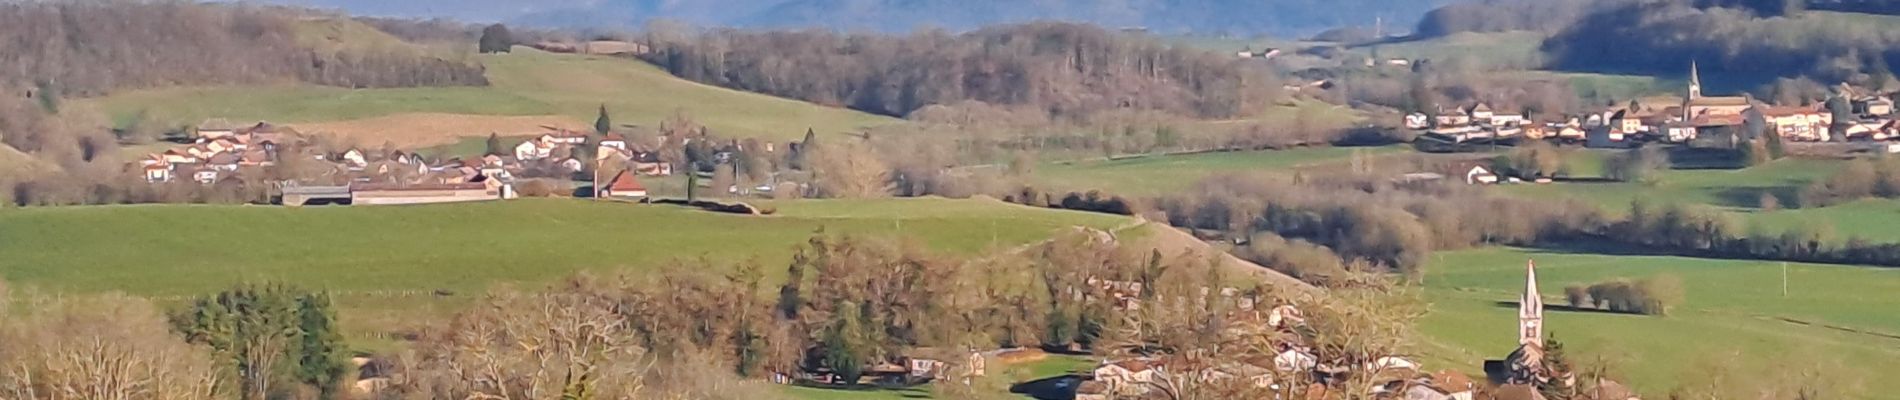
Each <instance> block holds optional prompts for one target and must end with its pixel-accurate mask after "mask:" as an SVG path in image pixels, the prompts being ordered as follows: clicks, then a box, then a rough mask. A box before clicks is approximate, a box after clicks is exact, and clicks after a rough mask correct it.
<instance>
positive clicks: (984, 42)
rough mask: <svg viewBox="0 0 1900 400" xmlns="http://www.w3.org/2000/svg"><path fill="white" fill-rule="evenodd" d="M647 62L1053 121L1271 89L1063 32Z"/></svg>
mask: <svg viewBox="0 0 1900 400" xmlns="http://www.w3.org/2000/svg"><path fill="white" fill-rule="evenodd" d="M646 59H647V60H649V61H650V62H653V63H654V64H658V65H660V66H662V67H664V68H666V69H667V71H670V72H672V73H673V74H674V75H678V76H680V77H684V78H686V79H691V80H694V81H699V82H704V83H710V84H715V85H720V86H726V87H730V88H735V89H741V90H747V91H754V92H761V93H768V94H773V95H778V96H784V97H791V98H796V99H802V100H807V101H812V102H816V103H822V104H833V105H842V106H847V107H851V108H854V109H858V110H863V111H867V112H872V113H878V114H884V115H892V116H904V115H908V114H910V113H911V112H912V111H916V110H918V109H920V108H923V107H924V106H928V105H932V104H951V103H957V102H961V101H964V100H977V101H982V102H985V103H992V104H1004V105H1026V106H1033V107H1036V108H1039V109H1041V110H1044V111H1046V112H1048V113H1050V114H1054V115H1086V114H1089V113H1092V112H1095V111H1101V110H1109V109H1117V108H1137V109H1154V110H1165V111H1170V112H1174V113H1178V114H1183V115H1194V116H1201V117H1230V116H1235V115H1238V114H1239V113H1241V111H1242V110H1243V109H1245V107H1243V105H1245V104H1246V103H1247V100H1249V98H1248V92H1249V91H1250V90H1252V89H1259V88H1262V87H1266V88H1273V89H1277V87H1275V86H1269V85H1262V83H1264V82H1263V80H1264V78H1258V77H1254V76H1251V74H1250V73H1249V70H1248V69H1246V68H1245V67H1244V65H1242V64H1241V63H1239V62H1238V61H1237V60H1233V59H1232V58H1231V57H1222V56H1219V55H1216V54H1212V53H1208V52H1203V51H1198V50H1192V49H1187V48H1182V47H1178V46H1167V45H1163V44H1160V43H1157V42H1154V41H1151V40H1142V39H1136V38H1133V37H1131V36H1127V35H1120V34H1117V33H1113V32H1109V31H1107V30H1103V29H1101V28H1097V27H1093V26H1087V25H1077V24H1066V23H1034V24H1022V25H1009V26H1001V27H995V28H988V29H983V30H978V31H975V32H971V33H967V34H960V35H953V34H949V33H944V32H942V31H927V32H922V33H916V34H911V35H907V36H886V35H840V34H836V33H831V32H825V31H798V32H786V31H778V32H757V31H717V32H710V33H705V34H702V35H698V36H697V37H694V38H690V39H683V40H679V41H673V42H665V43H659V44H657V46H656V51H654V52H653V53H651V54H649V55H647V56H646Z"/></svg>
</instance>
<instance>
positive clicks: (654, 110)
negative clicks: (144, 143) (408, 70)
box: [84, 47, 896, 139]
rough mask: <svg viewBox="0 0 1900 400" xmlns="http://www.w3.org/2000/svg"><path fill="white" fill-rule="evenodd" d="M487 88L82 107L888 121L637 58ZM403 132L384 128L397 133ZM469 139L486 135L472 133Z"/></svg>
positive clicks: (251, 114)
mask: <svg viewBox="0 0 1900 400" xmlns="http://www.w3.org/2000/svg"><path fill="white" fill-rule="evenodd" d="M474 59H475V60H477V61H480V62H481V63H482V64H483V65H484V66H485V67H486V68H487V74H488V79H489V81H490V82H491V86H488V87H460V88H408V89H344V88H336V87H326V86H314V85H267V86H220V87H182V88H171V89H157V90H145V91H134V92H127V93H121V94H115V95H112V96H108V97H104V98H99V99H89V100H84V101H86V102H89V103H93V104H95V105H97V106H98V107H99V108H100V109H102V110H104V111H105V112H106V113H107V114H108V115H110V116H112V117H113V118H114V119H115V120H118V121H121V122H123V121H125V120H127V119H129V118H132V117H133V116H135V115H138V114H139V113H140V112H144V113H146V115H147V118H150V119H151V120H152V121H153V122H155V123H159V124H161V125H162V126H180V125H184V124H195V123H197V122H199V121H202V120H204V119H206V118H213V117H217V118H226V119H229V120H231V121H234V122H238V121H256V120H266V121H273V122H279V123H299V122H332V121H343V120H355V119H363V118H371V117H379V116H388V115H396V114H405V113H449V114H472V115H501V116H524V115H559V116H564V117H567V118H570V119H572V120H574V121H578V122H586V123H591V122H592V121H593V120H594V117H595V115H596V113H597V111H598V109H599V107H600V106H601V105H603V104H605V105H606V106H607V108H608V111H609V112H610V113H611V114H612V115H613V117H614V120H615V122H616V123H620V124H637V125H646V126H653V125H657V124H658V123H659V122H660V121H661V120H663V119H666V118H669V117H672V116H674V115H676V114H679V113H685V114H686V115H689V116H691V117H692V118H693V119H694V120H695V121H697V122H699V123H701V124H705V125H707V126H708V127H710V128H711V129H713V130H714V131H715V132H719V133H721V134H724V135H734V136H756V137H761V138H774V139H792V138H797V137H801V136H802V135H803V134H804V132H805V128H807V127H812V128H815V129H817V130H818V131H821V132H843V131H852V130H856V129H858V128H860V127H864V126H870V125H878V124H885V123H891V122H893V121H896V120H895V119H891V118H886V117H880V116H875V115H871V114H866V113H861V112H856V111H851V110H847V109H843V108H835V107H825V106H819V105H816V104H811V103H806V102H801V101H796V100H789V99H783V98H777V97H771V96H766V95H761V94H755V93H747V92H741V91H736V90H730V89H724V88H719V87H714V86H708V85H702V84H698V83H693V82H688V81H686V80H683V79H679V78H676V77H674V76H672V75H670V74H667V73H666V72H665V71H662V70H660V69H659V68H657V67H654V66H652V65H650V64H646V63H644V62H640V61H636V60H627V59H618V58H609V57H597V56H579V55H560V54H551V53H544V52H540V51H535V50H533V49H528V48H519V47H518V48H516V51H515V53H513V54H502V55H484V56H475V57H474ZM400 128H401V127H392V129H400ZM469 134H470V135H476V134H480V135H485V134H486V133H483V132H471V133H469Z"/></svg>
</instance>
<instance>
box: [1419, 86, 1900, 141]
mask: <svg viewBox="0 0 1900 400" xmlns="http://www.w3.org/2000/svg"><path fill="white" fill-rule="evenodd" d="M1890 95H1891V94H1888V93H1873V92H1872V91H1870V90H1864V89H1856V88H1854V87H1852V86H1849V85H1846V84H1842V85H1840V87H1839V88H1838V89H1837V90H1836V92H1835V93H1834V96H1835V97H1834V98H1832V99H1830V100H1829V101H1827V102H1821V103H1814V104H1805V105H1768V104H1765V103H1763V102H1761V101H1759V100H1756V99H1754V98H1752V97H1748V96H1707V95H1704V94H1703V93H1702V79H1701V74H1700V73H1699V71H1698V70H1697V68H1696V67H1695V66H1694V65H1691V66H1690V71H1689V84H1688V88H1687V90H1686V91H1685V92H1684V93H1683V94H1682V95H1681V97H1680V103H1672V104H1644V103H1641V102H1639V101H1631V102H1630V103H1629V104H1628V105H1621V106H1616V107H1610V108H1606V109H1602V110H1599V111H1594V112H1589V113H1585V114H1580V115H1567V116H1562V117H1549V118H1551V120H1543V119H1534V118H1532V117H1529V116H1527V115H1526V114H1525V113H1523V112H1519V111H1518V110H1513V111H1507V110H1497V109H1494V108H1493V107H1492V106H1491V105H1489V104H1486V103H1474V104H1469V105H1466V106H1463V107H1459V108H1457V109H1452V110H1440V111H1439V112H1437V113H1433V114H1430V115H1428V114H1426V113H1413V114H1410V115H1406V116H1405V117H1404V118H1405V120H1404V121H1403V126H1404V127H1405V128H1406V129H1411V130H1414V131H1417V132H1419V133H1421V136H1420V138H1421V140H1434V141H1441V142H1445V143H1450V144H1462V143H1473V142H1479V143H1482V142H1489V141H1498V140H1513V139H1516V140H1523V139H1528V140H1553V141H1561V142H1565V143H1574V144H1582V145H1585V146H1588V147H1593V148H1630V147H1636V146H1638V145H1640V144H1641V143H1651V142H1657V143H1677V144H1688V143H1694V142H1697V141H1698V139H1705V140H1706V139H1716V140H1717V141H1718V142H1726V145H1727V146H1730V147H1733V146H1734V145H1735V142H1736V141H1739V140H1746V139H1750V138H1752V135H1756V134H1760V133H1761V132H1772V133H1774V134H1776V135H1777V136H1778V137H1780V138H1782V139H1784V140H1787V141H1790V142H1854V143H1867V144H1869V145H1870V146H1874V147H1878V148H1877V149H1875V150H1878V152H1882V153H1891V152H1900V146H1885V145H1884V144H1885V143H1888V142H1891V141H1895V140H1900V123H1896V122H1895V121H1896V120H1895V119H1894V117H1893V113H1894V101H1893V99H1892V98H1891V97H1890ZM1837 108H1838V109H1837Z"/></svg>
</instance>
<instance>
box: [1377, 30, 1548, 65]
mask: <svg viewBox="0 0 1900 400" xmlns="http://www.w3.org/2000/svg"><path fill="white" fill-rule="evenodd" d="M1543 40H1544V34H1542V33H1538V32H1527V31H1514V32H1484V33H1479V32H1460V33H1455V34H1452V35H1450V36H1444V37H1436V38H1430V39H1424V40H1412V41H1403V42H1396V43H1382V44H1371V45H1363V46H1358V47H1354V48H1353V51H1354V52H1357V53H1360V54H1364V55H1372V54H1375V53H1376V54H1378V56H1379V57H1380V58H1406V59H1413V60H1421V59H1423V60H1432V62H1434V63H1468V64H1469V65H1471V66H1475V67H1517V68H1536V67H1538V66H1541V65H1542V64H1543V59H1544V56H1543V53H1542V52H1540V51H1539V50H1538V48H1537V46H1539V45H1540V44H1542V43H1543Z"/></svg>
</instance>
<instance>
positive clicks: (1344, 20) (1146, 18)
mask: <svg viewBox="0 0 1900 400" xmlns="http://www.w3.org/2000/svg"><path fill="white" fill-rule="evenodd" d="M269 2H273V3H279V4H292V5H301V6H315V7H331V8H342V9H345V10H349V11H351V12H354V13H359V14H369V15H392V16H412V17H444V16H446V17H453V18H459V19H465V20H471V21H509V22H516V23H523V24H529V25H541V26H619V27H631V26H638V25H639V24H642V23H644V22H646V21H649V20H655V19H666V20H674V21H682V22H685V23H689V24H694V25H701V26H741V27H784V28H828V29H834V30H841V31H852V30H867V29H869V30H881V31H887V32H909V31H912V30H915V29H918V28H927V27H935V28H946V29H952V30H963V29H969V28H973V27H977V26H983V25H990V24H997V23H1007V22H1023V21H1032V20H1065V21H1076V22H1090V23H1095V24H1100V25H1104V26H1111V27H1145V28H1148V29H1150V30H1153V31H1157V32H1198V33H1204V34H1214V33H1231V34H1241V35H1254V34H1262V33H1265V34H1272V35H1278V36H1303V35H1309V34H1312V33H1314V32H1318V31H1320V30H1324V29H1327V28H1332V27H1337V26H1341V25H1361V26H1370V25H1373V24H1374V22H1375V20H1376V18H1378V17H1383V18H1384V20H1385V21H1386V22H1387V23H1388V26H1403V25H1409V24H1411V23H1412V21H1416V20H1418V18H1419V17H1420V16H1422V15H1424V14H1425V12H1426V11H1429V10H1431V9H1432V8H1434V7H1436V6H1439V5H1443V4H1446V3H1450V1H1447V0H1429V1H1412V0H1346V1H1317V0H1282V1H1257V0H1256V1H1249V0H1119V1H1093V0H1030V1H1020V0H727V1H670V0H605V1H579V0H557V1H551V2H536V3H535V4H531V5H528V4H520V3H518V2H513V1H503V0H477V1H451V0H426V1H405V2H389V1H371V0H270V1H269Z"/></svg>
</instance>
